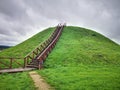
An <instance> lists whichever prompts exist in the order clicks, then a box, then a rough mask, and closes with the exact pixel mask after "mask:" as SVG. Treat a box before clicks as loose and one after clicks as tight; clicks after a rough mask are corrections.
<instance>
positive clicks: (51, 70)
mask: <svg viewBox="0 0 120 90" xmlns="http://www.w3.org/2000/svg"><path fill="white" fill-rule="evenodd" d="M44 67H45V69H44V70H42V71H38V72H39V73H40V74H41V75H43V77H44V78H45V79H46V80H47V81H48V82H49V83H50V84H51V85H52V86H53V87H55V88H56V90H96V89H98V90H103V89H106V90H113V89H114V90H118V89H120V84H119V83H120V79H119V78H120V73H119V70H120V46H119V45H117V44H116V43H114V42H112V41H111V40H109V39H108V38H106V37H104V36H103V35H101V34H99V33H97V32H94V31H91V30H88V29H84V28H79V27H72V26H69V27H65V28H64V30H63V33H62V36H61V37H60V40H59V42H58V43H57V45H56V47H55V48H54V50H53V51H52V52H51V54H50V55H49V56H48V58H47V60H46V62H45V64H44Z"/></svg>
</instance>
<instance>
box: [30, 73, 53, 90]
mask: <svg viewBox="0 0 120 90" xmlns="http://www.w3.org/2000/svg"><path fill="white" fill-rule="evenodd" d="M29 75H30V77H31V78H32V79H33V81H34V84H35V87H37V88H38V90H54V89H53V88H52V87H51V86H50V85H49V84H47V83H46V82H45V80H44V79H43V78H42V77H41V76H40V75H39V74H38V73H37V72H35V71H32V72H29Z"/></svg>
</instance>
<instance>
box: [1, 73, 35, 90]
mask: <svg viewBox="0 0 120 90" xmlns="http://www.w3.org/2000/svg"><path fill="white" fill-rule="evenodd" d="M0 90H36V88H35V87H34V83H33V81H32V79H31V78H30V77H29V74H28V72H23V73H14V74H8V73H4V74H1V75H0Z"/></svg>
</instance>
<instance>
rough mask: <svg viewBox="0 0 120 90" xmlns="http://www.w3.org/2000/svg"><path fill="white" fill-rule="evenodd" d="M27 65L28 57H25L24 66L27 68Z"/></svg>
mask: <svg viewBox="0 0 120 90" xmlns="http://www.w3.org/2000/svg"><path fill="white" fill-rule="evenodd" d="M26 65H27V60H26V57H25V58H24V68H26Z"/></svg>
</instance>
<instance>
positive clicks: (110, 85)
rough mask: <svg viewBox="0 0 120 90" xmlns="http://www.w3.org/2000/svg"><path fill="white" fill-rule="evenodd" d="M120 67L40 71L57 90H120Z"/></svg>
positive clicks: (85, 67)
mask: <svg viewBox="0 0 120 90" xmlns="http://www.w3.org/2000/svg"><path fill="white" fill-rule="evenodd" d="M119 71H120V67H114V68H113V67H110V66H104V67H103V66H85V65H81V66H79V67H60V68H50V69H45V70H42V71H38V72H39V74H41V75H42V76H43V77H44V79H46V80H47V81H48V83H50V84H51V86H53V87H55V89H56V90H120V79H119V78H120V74H119Z"/></svg>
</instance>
